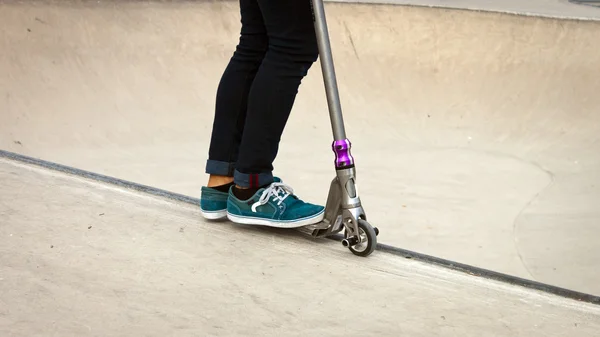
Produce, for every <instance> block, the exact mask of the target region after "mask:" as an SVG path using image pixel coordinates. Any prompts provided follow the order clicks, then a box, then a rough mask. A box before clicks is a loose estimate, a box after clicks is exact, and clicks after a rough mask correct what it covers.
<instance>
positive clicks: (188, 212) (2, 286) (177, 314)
mask: <svg viewBox="0 0 600 337" xmlns="http://www.w3.org/2000/svg"><path fill="white" fill-rule="evenodd" d="M0 181H2V185H3V188H2V189H0V216H1V217H2V226H0V265H1V266H2V268H1V269H0V303H1V305H0V335H1V336H6V337H21V336H23V337H31V336H61V337H68V336H78V337H79V336H115V337H116V336H348V335H350V336H399V335H402V336H427V337H429V336H457V335H458V336H478V337H479V336H526V337H535V336H540V337H541V336H544V337H549V336H582V337H583V336H590V337H592V336H596V335H597V331H598V329H600V307H598V306H592V305H586V304H581V303H578V302H576V301H571V300H565V299H561V298H556V297H553V296H549V295H546V294H541V293H537V292H533V291H528V290H524V289H522V288H519V287H513V286H508V285H506V284H502V283H496V282H491V281H486V280H482V279H478V278H474V277H470V276H468V275H465V274H459V273H456V272H451V271H448V270H443V269H438V268H434V267H431V266H428V265H425V264H422V263H419V262H416V261H411V260H406V259H398V258H395V257H390V256H388V255H386V254H375V255H372V256H371V257H370V258H368V259H361V258H356V257H354V256H352V255H351V254H349V253H348V252H347V251H345V250H344V249H342V247H341V246H340V245H339V244H337V243H335V242H332V241H329V240H324V241H316V242H312V241H311V240H309V239H307V238H305V237H303V236H300V235H299V234H294V233H291V232H285V231H282V232H278V231H270V230H263V229H258V228H249V227H244V226H239V227H238V226H233V225H231V224H230V223H228V222H226V223H219V224H211V223H206V222H204V221H203V220H201V216H200V214H199V212H198V210H197V208H196V207H192V206H189V205H181V204H178V203H175V202H170V201H165V200H161V199H158V198H150V197H147V196H145V195H139V194H136V193H133V192H130V191H125V190H122V189H119V188H113V187H111V186H106V185H103V184H99V183H95V182H89V181H86V180H82V179H80V178H77V177H73V176H67V175H65V174H62V173H55V172H51V171H47V170H44V169H38V168H35V167H28V166H25V165H22V164H18V163H14V162H10V161H7V160H5V159H0Z"/></svg>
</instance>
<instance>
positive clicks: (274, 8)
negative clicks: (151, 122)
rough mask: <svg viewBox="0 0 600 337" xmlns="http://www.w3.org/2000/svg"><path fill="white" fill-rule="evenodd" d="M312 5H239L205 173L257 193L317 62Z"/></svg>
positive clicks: (250, 1) (268, 0)
mask: <svg viewBox="0 0 600 337" xmlns="http://www.w3.org/2000/svg"><path fill="white" fill-rule="evenodd" d="M310 1H311V0H240V12H241V22H242V28H241V34H240V39H239V44H238V46H237V48H236V50H235V52H234V54H233V57H232V58H231V60H230V62H229V65H228V66H227V68H226V69H225V72H224V73H223V77H222V78H221V81H220V83H219V87H218V91H217V102H216V111H215V119H214V123H213V131H212V137H211V144H210V149H209V158H208V161H207V164H206V173H208V174H214V175H224V176H233V177H234V181H235V183H236V184H238V185H240V186H244V187H258V186H263V185H265V184H268V183H270V182H272V181H273V175H272V171H273V161H274V160H275V157H276V156H277V151H278V149H279V142H280V139H281V135H282V133H283V130H284V127H285V124H286V123H287V120H288V117H289V115H290V112H291V110H292V106H293V104H294V101H295V99H296V95H297V93H298V88H299V86H300V84H301V81H302V79H303V78H304V77H305V76H306V75H307V73H308V70H309V69H310V67H311V66H312V64H313V63H314V62H315V61H316V60H317V58H318V46H317V41H316V35H315V30H314V25H313V21H312V11H311V4H310Z"/></svg>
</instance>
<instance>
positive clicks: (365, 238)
mask: <svg viewBox="0 0 600 337" xmlns="http://www.w3.org/2000/svg"><path fill="white" fill-rule="evenodd" d="M378 234H379V231H378V230H377V228H373V226H371V224H369V223H368V222H367V221H365V220H362V219H359V220H358V233H357V235H358V236H360V238H361V239H360V242H359V240H358V238H357V236H356V235H351V234H350V233H349V232H348V230H347V229H346V231H345V237H346V238H345V239H344V240H343V241H342V244H343V245H344V246H345V247H347V248H348V249H349V250H350V251H351V252H352V254H354V255H358V256H362V257H366V256H369V255H371V253H373V251H375V248H377V235H378Z"/></svg>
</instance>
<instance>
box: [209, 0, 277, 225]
mask: <svg viewBox="0 0 600 337" xmlns="http://www.w3.org/2000/svg"><path fill="white" fill-rule="evenodd" d="M240 14H241V22H242V28H241V32H240V39H239V44H238V45H237V47H236V50H235V52H234V54H233V56H232V58H231V59H230V61H229V64H228V65H227V68H226V69H225V71H224V73H223V76H222V77H221V81H220V82H219V86H218V90H217V98H216V106H215V117H214V122H213V130H212V136H211V142H210V148H209V151H208V152H209V153H208V160H207V163H206V173H208V174H209V179H208V184H207V186H206V187H204V188H203V189H202V197H201V209H202V210H203V214H204V215H205V216H206V217H208V218H211V219H217V218H222V217H224V216H226V211H225V209H226V207H227V195H228V191H229V187H230V185H232V184H233V173H234V168H235V162H236V161H237V159H238V153H239V145H240V142H241V139H242V131H243V127H244V122H245V120H246V110H247V109H246V107H247V104H248V103H247V101H248V94H249V91H250V88H251V86H252V82H253V81H254V77H255V76H256V73H257V71H258V68H259V67H260V65H261V63H262V60H263V58H264V56H265V53H266V52H267V47H268V36H267V31H266V28H265V25H264V22H263V18H262V13H261V11H260V8H259V6H258V2H257V0H240Z"/></svg>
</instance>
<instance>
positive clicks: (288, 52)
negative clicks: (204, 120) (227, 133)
mask: <svg viewBox="0 0 600 337" xmlns="http://www.w3.org/2000/svg"><path fill="white" fill-rule="evenodd" d="M258 2H259V5H260V8H261V11H262V15H263V19H264V22H265V26H266V29H267V34H268V36H269V49H268V51H267V54H266V55H265V58H264V60H263V62H262V64H261V66H260V68H259V70H258V73H257V74H256V78H255V79H254V82H253V83H252V87H251V89H250V94H249V96H248V110H247V115H246V122H245V125H244V132H243V135H242V142H241V145H240V151H239V157H238V161H237V163H236V165H235V170H234V178H235V179H234V182H235V187H234V188H233V189H232V193H231V194H230V196H229V201H228V216H229V219H231V220H232V221H234V222H238V223H244V224H258V225H268V226H275V227H299V226H304V225H308V224H312V223H315V222H318V221H320V220H321V219H322V218H323V210H324V208H323V207H322V206H317V205H313V204H309V203H305V202H303V201H302V200H300V199H299V198H297V197H296V196H295V195H294V194H293V191H292V189H291V188H289V187H288V186H287V185H284V184H282V183H281V182H280V181H279V180H277V179H274V178H273V174H272V171H273V161H274V160H275V157H276V156H277V152H278V149H279V142H280V139H281V135H282V133H283V130H284V127H285V125H286V123H287V120H288V117H289V115H290V112H291V110H292V106H293V104H294V101H295V98H296V95H297V93H298V88H299V86H300V84H301V81H302V79H303V78H304V77H305V76H306V75H307V73H308V70H309V69H310V68H311V66H312V64H313V63H314V62H315V61H316V60H317V58H318V54H319V52H318V46H317V41H316V35H315V30H314V24H313V21H312V12H311V7H310V0H277V1H272V0H258ZM274 181H275V183H273V182H274Z"/></svg>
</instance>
